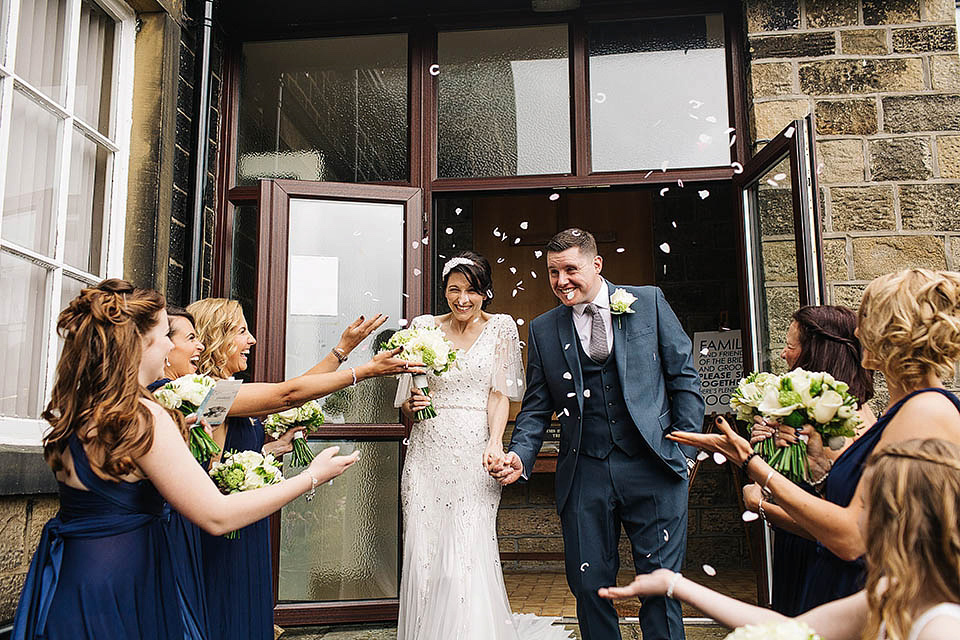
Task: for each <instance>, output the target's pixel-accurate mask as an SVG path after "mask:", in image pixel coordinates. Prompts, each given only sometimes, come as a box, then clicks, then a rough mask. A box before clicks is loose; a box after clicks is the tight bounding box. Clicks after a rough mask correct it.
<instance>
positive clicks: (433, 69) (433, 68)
mask: <svg viewBox="0 0 960 640" xmlns="http://www.w3.org/2000/svg"><path fill="white" fill-rule="evenodd" d="M430 75H432V76H438V75H440V65H438V64H432V65H430Z"/></svg>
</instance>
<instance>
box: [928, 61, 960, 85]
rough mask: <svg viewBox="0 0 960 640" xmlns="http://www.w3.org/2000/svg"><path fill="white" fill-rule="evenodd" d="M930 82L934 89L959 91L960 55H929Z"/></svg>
mask: <svg viewBox="0 0 960 640" xmlns="http://www.w3.org/2000/svg"><path fill="white" fill-rule="evenodd" d="M930 83H931V86H932V87H933V89H934V90H935V91H960V56H957V55H946V56H930Z"/></svg>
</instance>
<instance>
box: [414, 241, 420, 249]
mask: <svg viewBox="0 0 960 640" xmlns="http://www.w3.org/2000/svg"><path fill="white" fill-rule="evenodd" d="M419 246H420V241H419V240H414V241H413V248H414V249H416V248H417V247H419Z"/></svg>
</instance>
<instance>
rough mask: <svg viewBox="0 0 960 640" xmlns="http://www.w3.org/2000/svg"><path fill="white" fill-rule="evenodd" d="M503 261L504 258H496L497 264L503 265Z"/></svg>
mask: <svg viewBox="0 0 960 640" xmlns="http://www.w3.org/2000/svg"><path fill="white" fill-rule="evenodd" d="M504 260H506V258H497V264H503V261H504Z"/></svg>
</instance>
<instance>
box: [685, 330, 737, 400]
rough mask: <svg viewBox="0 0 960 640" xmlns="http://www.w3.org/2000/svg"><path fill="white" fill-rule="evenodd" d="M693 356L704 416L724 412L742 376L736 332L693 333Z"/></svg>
mask: <svg viewBox="0 0 960 640" xmlns="http://www.w3.org/2000/svg"><path fill="white" fill-rule="evenodd" d="M693 355H694V358H695V360H696V366H697V371H699V372H700V393H701V395H703V400H704V402H705V403H706V407H705V409H704V411H705V413H706V414H707V415H710V414H711V413H724V412H725V411H727V410H729V407H730V394H731V393H733V390H734V389H736V388H737V382H739V381H740V378H741V377H743V345H742V343H741V341H740V330H739V329H733V330H730V331H699V332H697V333H694V334H693Z"/></svg>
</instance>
